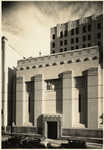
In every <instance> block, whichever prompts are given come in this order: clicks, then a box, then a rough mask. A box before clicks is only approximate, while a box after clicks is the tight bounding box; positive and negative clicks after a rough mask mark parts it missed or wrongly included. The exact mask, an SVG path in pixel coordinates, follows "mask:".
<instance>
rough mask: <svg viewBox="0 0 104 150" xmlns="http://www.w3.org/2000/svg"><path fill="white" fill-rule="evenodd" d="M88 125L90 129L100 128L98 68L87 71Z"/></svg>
mask: <svg viewBox="0 0 104 150" xmlns="http://www.w3.org/2000/svg"><path fill="white" fill-rule="evenodd" d="M87 98H88V101H87V112H88V114H87V117H88V118H87V125H88V128H89V129H96V128H98V100H99V99H98V68H94V67H93V68H90V69H88V70H87Z"/></svg>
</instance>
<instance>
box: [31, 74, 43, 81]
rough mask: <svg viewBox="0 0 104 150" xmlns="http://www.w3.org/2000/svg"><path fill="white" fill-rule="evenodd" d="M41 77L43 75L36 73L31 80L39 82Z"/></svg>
mask: <svg viewBox="0 0 104 150" xmlns="http://www.w3.org/2000/svg"><path fill="white" fill-rule="evenodd" d="M42 77H43V75H42V74H37V75H35V76H34V77H33V78H32V80H34V82H39V81H42Z"/></svg>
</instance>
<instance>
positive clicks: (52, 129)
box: [47, 121, 57, 139]
mask: <svg viewBox="0 0 104 150" xmlns="http://www.w3.org/2000/svg"><path fill="white" fill-rule="evenodd" d="M47 127H48V129H47V131H48V138H50V139H57V122H51V121H48V122H47Z"/></svg>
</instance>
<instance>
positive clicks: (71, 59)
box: [17, 46, 99, 71]
mask: <svg viewBox="0 0 104 150" xmlns="http://www.w3.org/2000/svg"><path fill="white" fill-rule="evenodd" d="M96 59H99V48H98V46H93V47H88V48H82V49H77V50H73V51H67V52H62V53H55V54H51V55H46V56H40V57H35V58H29V59H25V60H24V59H23V60H19V61H18V62H17V63H18V64H17V69H18V70H20V71H23V70H29V69H37V68H39V69H41V68H43V67H50V66H57V65H64V64H72V63H79V62H85V61H90V60H92V61H94V60H96Z"/></svg>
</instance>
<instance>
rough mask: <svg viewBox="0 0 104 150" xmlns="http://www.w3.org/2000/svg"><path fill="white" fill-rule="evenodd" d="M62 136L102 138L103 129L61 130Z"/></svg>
mask: <svg viewBox="0 0 104 150" xmlns="http://www.w3.org/2000/svg"><path fill="white" fill-rule="evenodd" d="M62 135H63V136H78V137H96V138H102V137H103V129H94V130H93V129H87V128H86V129H62Z"/></svg>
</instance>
